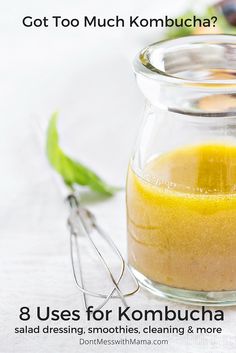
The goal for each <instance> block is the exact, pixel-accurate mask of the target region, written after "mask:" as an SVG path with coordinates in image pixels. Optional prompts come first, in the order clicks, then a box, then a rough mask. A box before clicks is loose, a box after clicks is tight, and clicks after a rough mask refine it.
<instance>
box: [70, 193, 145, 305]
mask: <svg viewBox="0 0 236 353" xmlns="http://www.w3.org/2000/svg"><path fill="white" fill-rule="evenodd" d="M67 201H68V203H69V205H70V216H69V218H68V225H69V228H70V256H71V264H72V270H73V276H74V280H75V283H76V285H77V287H78V288H79V290H80V291H81V292H82V296H83V302H84V306H85V309H87V308H88V304H87V297H86V296H87V295H88V296H92V297H97V298H102V299H104V300H103V301H102V303H101V304H100V305H99V306H98V307H97V308H96V309H94V310H99V309H101V308H102V307H103V306H104V305H105V304H106V303H107V302H108V301H109V300H110V299H111V298H118V299H120V300H121V301H122V303H123V305H124V306H127V303H126V300H125V298H126V297H128V296H131V295H133V294H134V293H136V292H137V291H138V290H139V284H138V282H137V280H136V278H135V277H134V275H133V273H132V272H131V270H130V269H129V267H128V265H127V264H126V263H125V260H124V258H123V257H122V255H121V253H120V251H119V249H118V248H117V247H116V245H115V243H114V242H113V241H112V239H111V238H110V237H109V236H108V235H107V234H106V233H105V232H104V231H103V229H102V228H101V227H100V226H99V225H98V224H97V221H96V218H95V216H94V215H93V214H92V213H91V212H90V211H89V210H88V209H86V208H83V207H82V206H81V205H80V203H79V201H78V197H77V196H76V195H75V194H74V193H72V194H70V195H69V196H68V197H67ZM78 221H79V224H80V230H81V233H84V234H85V235H86V236H87V238H88V240H89V242H90V244H91V246H92V247H93V249H94V250H95V253H96V255H97V257H98V259H99V261H100V262H101V264H102V265H103V267H104V269H105V271H106V272H107V274H108V278H109V280H110V281H111V283H112V286H113V287H112V289H111V290H110V291H109V293H108V294H101V293H97V292H94V291H90V290H88V289H86V288H85V285H84V278H83V269H82V263H81V257H80V250H79V237H80V231H79V230H78ZM76 224H77V227H76ZM92 231H96V232H97V233H98V234H99V235H100V236H101V237H102V238H103V239H104V240H105V241H106V242H107V244H108V245H109V246H110V248H111V249H112V250H113V251H114V252H115V253H116V254H117V256H118V258H119V261H120V272H119V276H118V278H117V280H116V279H115V277H114V275H113V273H112V270H111V269H110V267H109V265H108V264H107V261H106V259H105V258H104V256H103V255H102V253H101V251H100V250H99V249H98V247H97V245H96V244H95V242H94V241H93V237H92ZM75 255H76V257H77V264H78V266H77V267H78V271H76V263H75ZM125 270H127V272H128V273H129V275H130V277H131V278H132V280H133V282H134V283H135V287H134V289H133V290H131V291H129V292H127V293H125V294H123V293H122V292H121V290H120V288H119V284H120V281H121V279H122V278H123V276H124V273H125ZM77 272H78V273H79V279H78V276H77ZM115 292H116V293H117V294H116V295H114V293H115Z"/></svg>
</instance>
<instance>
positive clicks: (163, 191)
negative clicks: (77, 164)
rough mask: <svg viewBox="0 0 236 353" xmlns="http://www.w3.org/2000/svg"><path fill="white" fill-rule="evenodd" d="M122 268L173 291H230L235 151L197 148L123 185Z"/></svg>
mask: <svg viewBox="0 0 236 353" xmlns="http://www.w3.org/2000/svg"><path fill="white" fill-rule="evenodd" d="M127 219H128V254H129V262H130V264H131V265H132V266H133V267H134V268H135V269H136V270H138V271H139V272H140V273H142V274H144V275H145V276H146V277H148V278H149V279H151V280H153V281H156V282H159V283H162V284H165V285H168V286H172V287H177V288H184V289H190V290H203V291H219V290H236V147H234V146H230V145H217V144H211V145H199V146H191V147H185V148H182V149H177V150H175V151H173V152H169V153H166V154H164V155H162V156H161V157H157V158H155V159H153V160H151V161H150V162H148V163H147V164H146V166H145V168H144V170H143V173H142V175H141V176H138V175H137V174H135V173H134V171H133V170H132V168H131V167H130V168H129V172H128V179H127Z"/></svg>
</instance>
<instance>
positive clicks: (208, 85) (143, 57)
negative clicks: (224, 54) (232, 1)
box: [133, 34, 236, 91]
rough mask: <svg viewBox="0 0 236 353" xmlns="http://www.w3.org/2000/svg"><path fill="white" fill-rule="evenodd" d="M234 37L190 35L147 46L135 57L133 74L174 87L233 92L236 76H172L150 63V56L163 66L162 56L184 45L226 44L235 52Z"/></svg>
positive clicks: (230, 35) (229, 35)
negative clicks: (200, 77)
mask: <svg viewBox="0 0 236 353" xmlns="http://www.w3.org/2000/svg"><path fill="white" fill-rule="evenodd" d="M235 38H236V36H235V35H232V34H204V35H191V36H184V37H179V38H175V39H167V40H162V41H159V42H156V43H153V44H151V45H148V46H147V47H145V48H144V49H142V50H141V51H140V52H139V53H138V55H137V56H136V58H135V60H134V63H133V68H134V72H135V74H138V75H142V76H144V77H145V78H146V79H151V80H156V81H159V82H163V83H170V84H175V85H184V86H189V87H192V88H194V87H196V88H198V89H199V88H201V89H206V90H208V89H210V90H215V89H216V90H217V89H220V90H222V89H224V90H227V91H231V90H232V89H233V90H234V91H235V89H236V76H235V78H233V79H222V78H221V79H198V80H193V79H188V78H184V77H180V76H176V75H174V74H169V73H168V72H167V71H165V70H164V69H160V68H159V67H157V66H155V65H154V64H153V63H152V60H151V58H152V56H153V55H154V54H155V55H156V59H157V57H158V60H159V63H160V64H161V63H162V64H163V57H164V54H165V53H167V52H168V50H172V51H174V50H175V49H176V50H177V49H178V48H181V46H186V45H195V46H196V45H197V44H202V45H204V44H208V45H211V44H212V45H217V44H221V45H222V44H223V45H224V44H228V45H231V46H233V47H235V50H236V41H235ZM235 70H236V60H235Z"/></svg>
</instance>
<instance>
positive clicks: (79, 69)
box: [0, 0, 236, 353]
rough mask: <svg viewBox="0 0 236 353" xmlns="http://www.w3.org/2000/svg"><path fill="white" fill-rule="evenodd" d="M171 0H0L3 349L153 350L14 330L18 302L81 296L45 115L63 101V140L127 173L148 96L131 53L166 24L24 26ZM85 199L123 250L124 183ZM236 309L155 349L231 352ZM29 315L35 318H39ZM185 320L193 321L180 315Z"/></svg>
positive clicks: (151, 301)
mask: <svg viewBox="0 0 236 353" xmlns="http://www.w3.org/2000/svg"><path fill="white" fill-rule="evenodd" d="M109 4H110V3H109ZM186 4H187V1H180V2H178V11H179V12H180V11H181V9H182V8H184V6H186ZM12 5H13V6H12ZM172 5H173V4H172V2H171V1H170V0H168V1H166V4H165V5H162V4H157V2H156V1H153V0H151V1H149V3H148V5H147V4H146V3H145V4H143V2H142V1H139V0H138V1H137V0H136V1H129V2H128V3H127V1H121V2H120V3H119V5H118V3H117V4H116V6H114V8H113V5H111V4H110V5H109V6H108V1H107V0H101V1H99V3H98V2H96V1H91V2H88V3H87V4H85V3H84V4H81V5H78V2H77V1H75V0H72V1H70V4H69V3H68V4H66V5H65V2H63V1H55V0H53V1H51V2H50V5H49V3H48V2H47V1H46V0H43V1H41V2H37V3H36V2H34V3H33V2H32V1H29V0H23V1H21V2H17V1H14V2H13V4H10V3H9V2H8V3H7V2H5V3H3V4H1V7H2V9H1V16H2V19H3V21H2V33H3V34H4V36H3V38H1V42H0V44H1V49H2V50H1V66H0V75H1V76H0V77H1V80H0V81H1V88H2V97H3V98H2V100H1V102H0V106H1V112H2V117H1V119H0V154H1V165H2V174H1V177H2V178H1V185H0V192H1V198H0V207H1V212H0V225H1V236H0V281H1V291H0V313H1V314H0V321H1V324H0V342H1V345H0V353H11V352H18V353H27V352H30V353H32V352H34V353H40V352H43V353H54V352H57V353H61V352H66V353H69V352H70V353H73V352H77V351H80V352H89V353H90V352H104V351H107V352H123V351H127V352H136V351H137V349H138V350H139V351H140V352H141V351H143V352H144V351H145V352H147V351H148V352H149V351H150V352H152V351H153V352H154V351H155V352H156V351H157V349H156V348H155V349H153V350H152V348H150V349H149V348H148V349H147V347H141V346H140V347H138V348H137V347H136V346H128V347H125V346H123V348H120V347H119V346H115V347H106V348H105V347H104V346H96V347H92V346H89V347H86V346H79V344H78V337H77V336H75V335H71V336H70V335H62V334H61V335H57V334H54V335H30V334H28V335H19V334H18V335H17V334H15V333H14V328H15V327H16V326H24V325H23V324H22V322H21V321H20V320H19V317H18V316H19V308H20V307H22V306H29V307H30V308H32V310H34V308H36V307H37V306H40V307H42V308H45V307H46V306H49V307H50V308H52V309H59V310H63V309H71V310H72V309H81V308H82V299H81V296H80V293H79V292H78V290H77V288H76V286H75V284H74V282H73V278H72V272H71V264H70V258H69V234H68V229H67V227H66V218H67V215H68V210H67V207H66V206H65V204H64V202H63V197H62V194H61V190H60V187H59V186H58V183H57V182H56V179H55V178H54V175H53V173H52V171H51V169H50V167H49V166H48V163H47V161H46V158H45V155H44V149H43V145H42V141H41V138H40V133H38V130H37V129H38V128H37V126H38V125H37V124H38V122H40V124H44V123H45V119H46V120H47V119H48V118H49V116H50V114H51V113H52V112H53V111H55V110H58V111H59V112H60V121H59V130H60V136H61V144H62V146H63V148H64V149H65V150H66V151H67V152H68V153H69V154H70V155H72V156H73V157H76V158H77V159H79V160H81V161H82V162H85V163H86V164H87V165H89V166H91V167H92V168H93V169H94V170H96V171H97V172H98V173H99V174H100V175H101V176H103V177H104V178H106V180H108V181H109V182H111V183H113V184H116V185H125V177H126V170H127V165H128V160H129V156H130V153H131V151H132V147H133V145H134V141H135V136H136V134H137V131H138V126H139V125H140V121H141V117H142V110H143V106H144V101H143V97H142V96H141V94H140V92H139V91H138V89H137V87H136V83H135V81H134V77H133V73H132V70H131V61H132V58H133V57H134V55H135V53H136V52H137V51H138V50H139V49H141V48H142V47H144V46H145V45H147V44H148V43H150V42H154V41H155V40H158V34H159V32H158V31H157V30H155V29H149V30H147V29H145V30H144V29H137V30H133V31H130V30H128V29H121V30H109V31H104V30H102V29H100V30H96V31H95V30H92V29H91V30H87V31H84V30H82V29H81V31H78V30H76V29H72V30H71V29H63V30H59V29H58V30H53V29H48V30H46V29H35V30H29V29H26V28H23V26H22V25H21V19H22V17H23V16H24V15H27V14H31V15H32V16H35V17H37V16H38V17H39V16H43V15H44V16H45V15H46V16H49V15H54V14H56V13H57V14H63V15H65V16H75V15H76V14H78V13H80V14H81V13H82V14H93V13H96V14H98V15H100V16H108V15H109V14H111V15H112V14H114V13H116V11H117V10H119V11H118V12H119V13H120V14H122V15H128V14H130V13H139V14H142V16H143V17H145V16H149V17H150V16H151V15H152V14H153V13H156V14H157V13H158V15H159V16H162V15H164V14H166V13H167V12H168V11H169V12H170V13H173V11H174V9H173V6H172ZM80 6H81V7H80ZM117 6H119V7H117ZM175 10H177V9H175ZM169 12H168V13H169ZM157 32H158V33H157ZM87 205H88V207H90V208H91V210H92V211H93V212H94V213H95V214H96V216H97V218H98V220H99V222H100V223H101V224H102V225H103V227H104V228H105V229H106V231H107V232H108V233H109V234H111V236H112V238H113V239H114V241H115V242H116V244H117V245H118V246H119V248H120V249H121V251H122V253H123V254H125V251H126V224H125V223H126V221H125V194H124V192H120V193H119V194H117V195H116V196H115V197H113V198H111V199H107V200H93V199H89V197H87ZM84 261H85V262H86V264H85V268H86V270H87V279H88V280H89V279H90V280H92V281H93V284H94V283H96V282H95V278H94V277H95V275H94V268H93V266H92V263H91V260H90V257H89V256H87V258H85V260H84ZM96 279H97V280H98V279H99V275H98V277H97V275H96ZM128 303H129V304H130V305H131V306H132V308H135V309H143V308H152V309H163V308H164V306H165V305H168V306H169V307H170V308H171V309H186V308H189V309H190V308H191V307H187V306H185V305H178V304H175V303H171V302H168V301H165V300H161V299H157V298H156V297H154V296H153V295H151V294H149V293H147V292H146V291H144V290H140V292H139V293H138V294H136V295H135V296H134V297H132V299H129V301H128ZM108 307H109V308H113V309H114V310H115V309H116V307H117V301H111V302H110V303H109V305H108ZM235 320H236V312H235V310H234V309H233V308H227V309H225V321H224V323H222V324H221V326H222V328H223V332H222V334H220V335H218V336H216V335H205V336H191V335H184V336H179V335H174V336H172V337H171V338H170V340H169V345H168V347H165V346H160V347H158V351H160V352H168V353H170V352H172V351H173V350H175V351H176V352H181V353H184V352H186V353H195V352H196V353H199V351H201V352H209V353H212V352H215V353H223V352H228V351H230V352H231V351H233V348H236V338H235ZM30 324H31V325H32V326H34V325H37V324H38V323H37V322H36V320H34V319H33V318H32V320H31V322H30ZM60 324H61V322H60ZM109 324H110V325H111V326H112V325H113V326H114V325H116V324H117V321H116V320H115V319H112V320H111V321H110V323H109ZM132 324H133V323H132ZM177 324H178V325H179V326H184V327H187V326H188V324H187V323H182V322H179V323H177ZM214 324H215V323H214V322H213V323H210V324H209V326H214ZM64 325H65V323H64ZM84 325H88V323H84ZM134 325H137V326H141V325H142V324H141V323H135V324H134ZM167 325H168V323H167ZM109 338H111V337H110V336H109Z"/></svg>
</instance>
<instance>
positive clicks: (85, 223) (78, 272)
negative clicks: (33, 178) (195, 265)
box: [35, 120, 139, 310]
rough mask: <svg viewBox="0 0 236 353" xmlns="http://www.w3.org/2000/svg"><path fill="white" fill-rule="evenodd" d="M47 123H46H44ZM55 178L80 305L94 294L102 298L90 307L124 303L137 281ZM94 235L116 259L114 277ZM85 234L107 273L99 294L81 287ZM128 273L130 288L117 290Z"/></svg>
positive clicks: (75, 194) (107, 238)
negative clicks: (63, 202)
mask: <svg viewBox="0 0 236 353" xmlns="http://www.w3.org/2000/svg"><path fill="white" fill-rule="evenodd" d="M35 123H36V128H37V131H38V137H39V138H40V140H42V139H43V136H45V128H43V126H42V121H39V120H37V121H35ZM45 125H47V123H46V124H45ZM54 176H55V180H56V181H57V184H58V186H59V189H60V191H61V193H62V195H63V196H64V197H65V199H66V201H67V203H68V205H69V210H70V211H69V217H68V226H69V230H70V258H71V264H72V271H73V277H74V280H75V283H76V286H77V288H78V289H79V290H80V291H81V293H82V297H83V302H84V307H85V309H86V310H87V309H88V301H87V297H88V296H91V297H95V298H100V299H103V300H102V302H101V304H100V305H99V306H97V307H96V309H94V310H99V309H101V308H102V307H103V306H104V305H105V304H106V303H107V302H108V301H109V300H110V299H112V298H118V299H120V300H121V302H122V303H123V305H124V306H127V303H126V297H129V296H131V295H133V294H134V293H136V292H137V291H138V290H139V284H138V282H137V280H136V278H135V277H134V275H133V273H132V271H131V270H130V269H129V266H128V265H127V264H126V262H125V260H124V258H123V256H122V255H121V253H120V251H119V249H118V248H117V247H116V245H115V243H114V242H113V240H112V238H111V237H110V236H109V235H108V234H107V233H106V232H104V230H103V229H102V228H101V227H100V226H99V225H98V223H97V220H96V218H95V216H94V215H93V214H92V212H91V211H89V210H88V209H86V208H84V207H82V206H81V204H80V202H79V193H78V191H77V190H74V189H73V190H71V189H69V188H68V187H67V185H66V184H65V183H64V182H63V181H62V179H61V177H59V175H57V174H56V173H54ZM95 234H97V235H99V236H100V238H101V239H102V240H103V241H105V242H106V244H107V245H108V246H109V249H110V250H111V251H113V253H115V254H116V255H117V261H118V264H119V274H118V276H116V277H117V278H115V275H114V274H113V270H112V268H111V266H109V264H108V261H107V260H108V259H107V258H106V256H107V255H105V256H104V255H103V252H102V251H101V249H100V247H99V246H98V245H96V243H95V241H94V237H95ZM83 235H85V236H86V238H87V240H88V243H89V244H90V246H91V247H92V248H93V250H94V252H95V254H96V258H97V261H99V262H100V264H102V266H103V268H104V270H105V273H106V275H107V280H108V281H109V283H110V284H111V289H109V290H108V293H99V292H97V291H92V290H89V289H87V288H85V281H84V273H85V270H86V269H83V266H82V261H81V248H80V239H82V236H83ZM127 275H129V277H130V280H131V281H130V282H129V283H131V282H132V283H133V286H132V287H133V289H132V290H130V291H128V292H126V293H122V291H121V289H120V283H121V281H122V280H123V279H124V277H127Z"/></svg>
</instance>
